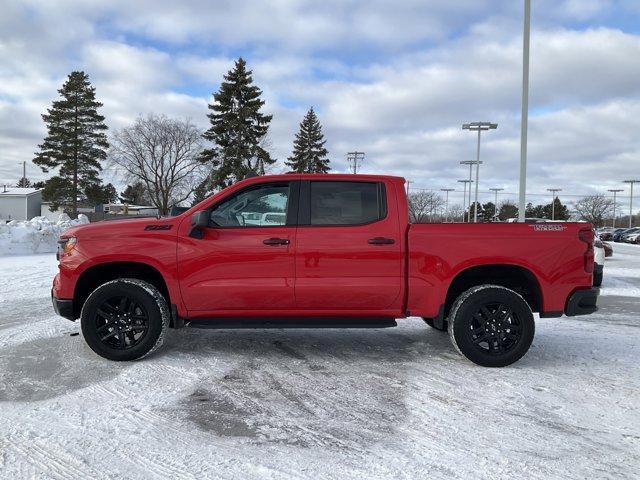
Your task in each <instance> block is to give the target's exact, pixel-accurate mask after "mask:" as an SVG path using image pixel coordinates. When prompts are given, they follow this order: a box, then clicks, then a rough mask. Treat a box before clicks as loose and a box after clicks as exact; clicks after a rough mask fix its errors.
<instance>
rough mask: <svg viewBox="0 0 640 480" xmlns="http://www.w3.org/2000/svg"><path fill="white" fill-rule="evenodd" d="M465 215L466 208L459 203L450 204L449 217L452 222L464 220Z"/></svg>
mask: <svg viewBox="0 0 640 480" xmlns="http://www.w3.org/2000/svg"><path fill="white" fill-rule="evenodd" d="M463 215H464V208H462V205H460V204H459V203H456V204H454V205H449V219H451V221H452V222H460V221H462V216H463Z"/></svg>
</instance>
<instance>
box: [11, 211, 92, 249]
mask: <svg viewBox="0 0 640 480" xmlns="http://www.w3.org/2000/svg"><path fill="white" fill-rule="evenodd" d="M85 223H89V219H88V218H87V216H86V215H82V214H80V215H78V218H77V219H76V220H71V219H70V218H69V216H68V215H67V214H64V213H63V214H62V215H60V217H59V218H58V221H57V222H52V221H51V220H49V219H48V218H46V217H34V218H32V219H31V220H27V221H19V220H13V221H11V222H9V223H7V224H0V256H1V255H16V254H22V255H24V254H29V253H47V252H55V251H56V249H57V243H56V242H57V241H58V237H59V236H60V234H61V233H62V232H64V231H65V230H66V229H68V228H70V227H74V226H76V225H83V224H85Z"/></svg>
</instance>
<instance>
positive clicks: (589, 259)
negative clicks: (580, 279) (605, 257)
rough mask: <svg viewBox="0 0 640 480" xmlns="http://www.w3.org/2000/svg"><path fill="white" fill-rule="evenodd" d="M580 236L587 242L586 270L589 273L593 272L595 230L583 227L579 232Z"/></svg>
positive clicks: (582, 240)
mask: <svg viewBox="0 0 640 480" xmlns="http://www.w3.org/2000/svg"><path fill="white" fill-rule="evenodd" d="M578 238H579V239H580V241H581V242H584V243H586V244H587V250H586V251H585V252H584V257H583V258H584V271H585V272H587V273H593V259H594V255H593V240H594V238H595V234H594V233H593V230H591V229H590V228H589V229H586V228H585V229H583V230H580V231H579V232H578Z"/></svg>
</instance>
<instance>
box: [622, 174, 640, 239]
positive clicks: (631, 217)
mask: <svg viewBox="0 0 640 480" xmlns="http://www.w3.org/2000/svg"><path fill="white" fill-rule="evenodd" d="M624 183H630V184H631V192H630V193H629V228H631V222H632V221H633V184H634V183H640V180H625V181H624Z"/></svg>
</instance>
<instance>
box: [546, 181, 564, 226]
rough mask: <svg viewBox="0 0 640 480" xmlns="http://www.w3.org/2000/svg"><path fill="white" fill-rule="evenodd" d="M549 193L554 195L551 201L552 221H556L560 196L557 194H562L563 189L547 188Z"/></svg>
mask: <svg viewBox="0 0 640 480" xmlns="http://www.w3.org/2000/svg"><path fill="white" fill-rule="evenodd" d="M547 191H548V192H551V193H552V194H553V198H552V199H551V220H555V219H556V197H557V196H558V194H557V192H561V191H562V189H561V188H547Z"/></svg>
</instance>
